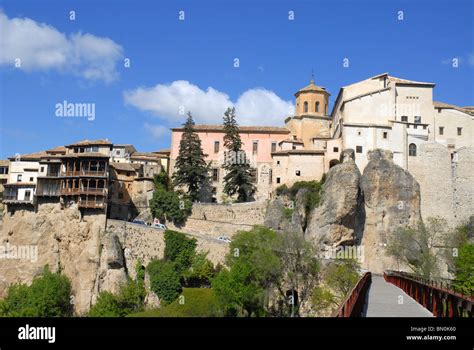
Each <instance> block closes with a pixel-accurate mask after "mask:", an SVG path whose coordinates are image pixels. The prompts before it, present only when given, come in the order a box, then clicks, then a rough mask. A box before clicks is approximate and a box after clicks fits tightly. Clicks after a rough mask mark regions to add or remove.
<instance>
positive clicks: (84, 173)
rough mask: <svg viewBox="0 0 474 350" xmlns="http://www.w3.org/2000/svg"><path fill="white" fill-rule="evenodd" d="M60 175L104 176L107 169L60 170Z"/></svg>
mask: <svg viewBox="0 0 474 350" xmlns="http://www.w3.org/2000/svg"><path fill="white" fill-rule="evenodd" d="M61 176H63V177H67V176H95V177H106V176H107V171H105V170H68V171H61Z"/></svg>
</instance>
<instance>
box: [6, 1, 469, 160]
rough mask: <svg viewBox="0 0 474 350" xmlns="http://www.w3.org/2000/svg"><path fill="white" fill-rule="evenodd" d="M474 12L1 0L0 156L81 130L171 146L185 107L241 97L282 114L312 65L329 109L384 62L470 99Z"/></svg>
mask: <svg viewBox="0 0 474 350" xmlns="http://www.w3.org/2000/svg"><path fill="white" fill-rule="evenodd" d="M71 10H72V11H75V14H76V19H75V20H74V21H71V20H70V19H69V15H70V11H71ZM181 10H183V11H184V16H185V19H184V21H180V20H179V17H178V16H179V11H181ZM289 11H294V20H292V21H290V20H289V19H288V15H289ZM398 11H403V17H404V18H403V20H398V16H399V13H398ZM473 12H474V9H473V2H472V1H468V0H465V1H462V0H449V1H435V0H432V1H414V0H409V1H399V0H377V1H375V0H374V1H363V0H362V1H356V0H352V1H348V0H346V1H343V0H336V1H317V0H311V1H298V0H288V1H275V0H273V1H270V0H268V1H255V0H254V1H244V0H240V1H232V0H229V1H217V0H216V1H205V0H199V1H196V0H189V1H178V0H173V1H125V0H116V1H112V0H110V1H91V0H85V1H67V0H66V1H65V0H61V1H59V0H55V1H50V0H43V1H41V2H39V1H37V0H27V1H0V16H3V21H2V22H0V23H1V24H2V28H0V30H2V39H1V40H2V41H3V42H2V43H1V44H0V158H5V157H8V156H12V155H14V154H15V153H20V154H23V153H30V152H35V151H40V150H44V149H48V148H51V147H54V146H57V145H62V144H68V143H72V142H74V141H77V140H81V139H85V138H89V139H97V138H108V139H109V140H111V141H112V142H114V143H133V144H134V145H135V146H136V148H137V149H139V150H141V151H153V150H158V149H160V148H165V147H167V146H168V145H169V141H170V132H169V131H168V129H169V128H170V127H174V126H177V125H179V124H181V123H182V122H183V119H184V117H183V116H182V115H181V114H180V113H181V112H182V111H181V109H180V110H179V112H178V109H179V108H178V107H184V109H185V110H187V109H191V112H193V114H195V116H196V119H197V121H198V122H219V120H220V119H219V118H220V116H221V115H222V113H223V112H224V110H223V109H224V108H225V107H224V106H226V105H229V104H232V105H235V106H236V107H237V110H238V111H241V115H239V116H238V117H239V120H240V121H241V124H278V123H279V124H280V125H283V120H284V116H282V117H281V118H280V114H285V113H286V110H287V109H288V107H291V104H292V103H293V101H294V100H293V93H294V92H295V91H297V90H298V89H299V88H301V87H303V86H305V85H307V84H308V82H309V79H310V78H311V70H312V69H313V70H314V74H315V80H316V84H317V85H321V86H324V87H326V89H327V90H328V91H329V92H330V93H331V98H330V102H331V108H332V103H333V102H334V100H335V98H336V96H337V93H338V91H339V88H340V87H342V86H344V85H348V84H350V83H353V82H356V81H359V80H363V79H366V78H368V77H371V76H374V75H377V74H380V73H383V72H389V73H390V74H391V75H393V76H396V77H401V78H406V79H412V80H419V81H429V82H434V83H436V84H437V86H436V88H435V90H434V99H435V100H438V101H443V102H447V103H451V104H456V105H461V106H464V105H474V77H473V72H474V44H473V42H474V40H473V37H474V34H473V33H474V25H473V20H474V16H473ZM25 18H28V19H29V20H27V21H26V20H25ZM5 33H6V35H5ZM5 38H6V39H5ZM6 48H7V49H6ZM17 56H21V63H22V66H21V67H19V68H15V67H14V63H15V61H14V59H15V57H17ZM126 58H129V59H130V63H131V66H130V68H125V67H124V64H123V63H124V61H123V60H124V59H126ZM236 58H238V60H239V67H237V68H236V67H234V63H235V62H234V59H236ZM344 58H348V59H349V67H348V68H345V67H343V60H344ZM453 58H458V59H459V66H458V67H457V68H454V67H453V66H452V59H453ZM64 100H66V101H68V102H72V103H94V104H95V119H94V120H88V119H87V118H79V117H77V118H61V117H58V116H56V115H55V106H56V104H57V103H62V102H63V101H64ZM220 111H222V112H220Z"/></svg>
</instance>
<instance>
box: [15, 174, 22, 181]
mask: <svg viewBox="0 0 474 350" xmlns="http://www.w3.org/2000/svg"><path fill="white" fill-rule="evenodd" d="M22 177H23V175H21V174H18V175H17V176H16V181H18V182H21V178H22Z"/></svg>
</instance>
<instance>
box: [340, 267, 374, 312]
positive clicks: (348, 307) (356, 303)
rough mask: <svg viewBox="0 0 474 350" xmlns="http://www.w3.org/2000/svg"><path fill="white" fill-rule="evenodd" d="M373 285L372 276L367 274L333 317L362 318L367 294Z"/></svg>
mask: <svg viewBox="0 0 474 350" xmlns="http://www.w3.org/2000/svg"><path fill="white" fill-rule="evenodd" d="M371 283H372V274H371V273H370V272H366V273H365V274H364V275H363V276H362V277H361V279H360V280H359V281H358V282H357V284H356V286H355V287H354V288H353V289H352V291H351V292H350V293H349V295H348V296H347V298H346V299H345V300H344V302H343V303H342V305H341V306H340V307H339V309H338V310H337V311H336V312H335V313H334V314H333V317H360V316H361V314H362V311H363V309H364V306H365V301H366V297H367V292H368V290H369V287H370V284H371Z"/></svg>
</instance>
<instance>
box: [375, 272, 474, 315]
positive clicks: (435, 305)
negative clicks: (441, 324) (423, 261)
mask: <svg viewBox="0 0 474 350" xmlns="http://www.w3.org/2000/svg"><path fill="white" fill-rule="evenodd" d="M384 278H385V280H386V281H387V282H390V283H392V284H394V285H396V286H397V287H399V288H400V289H402V290H403V291H404V292H405V293H407V294H408V295H409V296H410V297H412V298H413V299H415V300H416V301H417V302H418V303H420V304H421V305H423V307H425V308H426V309H428V310H429V311H431V312H432V313H433V316H435V317H473V316H474V296H473V295H472V293H471V295H465V294H463V293H461V292H459V291H456V290H455V288H454V285H453V283H452V282H453V281H451V280H446V279H426V278H423V277H421V276H417V275H414V274H410V273H406V272H399V271H385V272H384Z"/></svg>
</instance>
